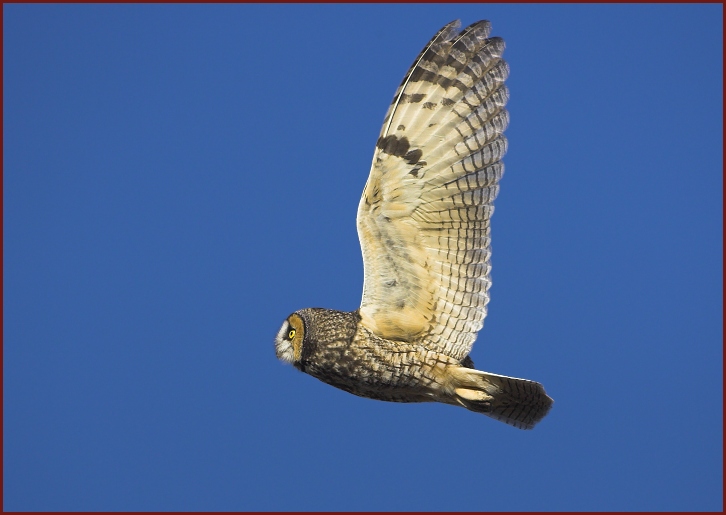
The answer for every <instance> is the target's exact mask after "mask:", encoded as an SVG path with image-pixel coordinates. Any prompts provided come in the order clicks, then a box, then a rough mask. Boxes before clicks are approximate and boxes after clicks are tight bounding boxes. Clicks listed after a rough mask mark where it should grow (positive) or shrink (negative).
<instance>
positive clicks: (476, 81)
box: [357, 21, 509, 359]
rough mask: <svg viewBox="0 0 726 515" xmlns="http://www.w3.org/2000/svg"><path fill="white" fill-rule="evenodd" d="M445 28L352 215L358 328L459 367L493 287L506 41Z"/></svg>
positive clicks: (401, 97) (472, 29) (389, 120)
mask: <svg viewBox="0 0 726 515" xmlns="http://www.w3.org/2000/svg"><path fill="white" fill-rule="evenodd" d="M458 26H459V22H458V21H456V22H452V23H449V24H448V25H446V26H445V27H444V28H442V29H441V30H440V31H439V32H438V33H437V34H436V35H435V36H434V38H433V39H432V40H431V41H430V42H429V44H428V45H426V47H425V48H424V49H423V51H422V52H421V54H420V55H419V56H418V58H417V59H416V61H415V62H414V64H413V65H412V66H411V69H410V70H409V71H408V73H407V74H406V77H405V78H404V80H403V82H402V83H401V85H400V86H399V88H398V90H397V91H396V94H395V96H394V99H393V102H392V104H391V106H390V108H389V109H388V113H387V114H386V118H385V120H384V123H383V129H382V130H381V135H380V137H379V139H378V142H377V144H376V150H375V152H374V154H373V164H372V167H371V172H370V175H369V177H368V182H367V183H366V186H365V189H364V190H363V196H362V197H361V201H360V205H359V206H358V219H357V225H358V237H359V238H360V243H361V249H362V252H363V264H364V268H365V273H364V283H363V299H362V302H361V308H360V314H361V316H362V322H363V324H365V325H366V326H367V327H368V328H369V329H370V330H372V331H373V332H374V333H375V334H377V335H378V336H381V337H383V338H388V339H393V340H405V341H422V342H423V343H424V344H425V345H426V346H427V347H428V348H430V349H431V350H435V351H437V352H441V353H444V354H447V355H449V356H452V357H454V358H456V359H461V358H464V357H465V356H466V355H467V354H468V353H469V351H470V350H471V347H472V345H473V344H474V340H475V339H476V334H477V332H478V331H479V330H480V329H481V328H482V325H483V323H484V322H483V321H484V317H485V316H486V305H487V303H488V302H489V294H488V290H489V287H490V285H491V281H490V279H489V271H490V255H491V251H490V230H489V219H490V217H491V215H492V212H493V211H494V207H493V206H492V201H493V200H494V198H495V197H496V195H497V192H498V189H499V188H498V185H497V183H498V181H499V179H500V178H501V176H502V173H503V172H504V165H503V164H502V163H501V158H502V156H503V155H504V153H505V152H506V148H507V141H506V139H505V137H504V135H503V134H502V133H503V132H504V129H505V128H506V126H507V124H508V121H509V117H508V114H507V111H506V110H505V109H504V107H505V105H506V102H507V99H508V92H507V88H506V87H505V86H504V81H505V79H506V78H507V75H508V73H509V68H508V66H507V64H506V63H505V62H504V61H503V60H502V57H501V56H502V52H503V51H504V41H503V40H502V39H501V38H488V37H487V36H488V35H489V30H490V24H489V22H488V21H480V22H477V23H474V24H472V25H470V26H469V27H467V28H466V29H464V30H463V31H462V32H461V33H457V28H458Z"/></svg>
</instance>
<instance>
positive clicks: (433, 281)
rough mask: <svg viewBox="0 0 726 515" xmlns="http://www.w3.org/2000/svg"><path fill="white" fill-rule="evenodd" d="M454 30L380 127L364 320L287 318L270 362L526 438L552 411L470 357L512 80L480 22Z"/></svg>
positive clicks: (534, 391) (540, 396)
mask: <svg viewBox="0 0 726 515" xmlns="http://www.w3.org/2000/svg"><path fill="white" fill-rule="evenodd" d="M457 27H458V22H452V23H450V24H448V25H446V26H445V27H443V28H442V29H441V30H440V31H439V32H438V33H437V34H436V35H435V36H434V37H433V39H432V40H431V41H430V42H429V43H428V44H427V45H426V47H425V48H424V49H423V51H422V52H421V54H419V56H418V58H417V59H416V60H415V61H414V64H413V65H412V66H411V68H410V69H409V71H408V73H407V74H406V76H405V77H404V80H403V82H402V83H401V85H400V86H399V88H398V90H397V91H396V94H395V95H394V99H393V102H392V103H391V105H390V107H389V109H388V112H387V114H386V116H385V118H384V123H383V128H382V130H381V134H380V136H379V138H378V141H377V143H376V147H375V150H374V156H373V163H372V165H371V171H370V174H369V177H368V181H367V182H366V185H365V188H364V190H363V195H362V196H361V200H360V203H359V206H358V216H357V227H358V236H359V239H360V243H361V249H362V253H363V263H364V283H363V298H362V300H361V306H360V308H359V309H358V310H356V311H353V312H343V311H334V310H328V309H322V308H307V309H302V310H299V311H296V312H295V313H293V314H291V315H290V316H289V317H288V318H287V319H286V320H285V322H283V325H282V327H281V328H280V330H279V332H278V334H277V337H276V339H275V350H276V354H277V356H278V358H280V359H281V360H283V361H285V362H288V363H291V364H292V365H294V366H295V367H296V368H297V369H299V370H301V371H303V372H305V373H307V374H310V375H312V376H313V377H316V378H317V379H320V380H321V381H323V382H325V383H328V384H330V385H332V386H335V387H337V388H340V389H342V390H345V391H347V392H350V393H353V394H355V395H359V396H361V397H368V398H371V399H378V400H384V401H393V402H442V403H446V404H452V405H456V406H462V407H465V408H467V409H469V410H471V411H475V412H478V413H484V414H486V415H488V416H490V417H492V418H495V419H497V420H500V421H503V422H506V423H508V424H511V425H513V426H515V427H518V428H522V429H531V428H532V427H534V425H535V424H536V423H537V422H539V421H540V420H541V419H542V418H543V417H544V416H545V415H546V414H547V412H548V411H549V409H550V407H551V405H552V399H550V398H549V397H548V396H547V394H546V393H545V391H544V388H543V387H542V385H541V384H539V383H537V382H534V381H529V380H526V379H518V378H513V377H507V376H500V375H497V374H492V373H489V372H483V371H479V370H475V369H474V367H473V363H472V361H471V359H470V358H469V357H468V355H469V352H470V350H471V347H472V345H473V343H474V340H475V339H476V336H477V333H478V331H479V330H480V329H481V328H482V325H483V321H484V317H485V316H486V306H487V303H488V302H489V288H490V286H491V279H490V270H491V263H490V258H491V247H490V220H491V216H492V214H493V212H494V207H493V201H494V199H495V197H496V196H497V193H498V191H499V180H500V179H501V177H502V175H503V173H504V165H503V163H502V162H501V159H502V157H503V156H504V154H505V152H506V149H507V142H506V138H505V137H504V134H503V133H504V130H505V128H506V126H507V124H508V122H509V117H508V114H507V111H506V109H505V105H506V103H507V100H508V98H509V94H508V91H507V88H506V86H505V85H504V82H505V80H506V78H507V76H508V72H509V68H508V66H507V64H506V62H504V60H503V59H502V53H503V51H504V42H503V40H502V39H501V38H489V37H488V34H489V30H490V25H489V22H487V21H480V22H476V23H473V24H472V25H470V26H468V27H466V28H465V29H464V30H463V31H461V32H458V31H457V30H456V29H457Z"/></svg>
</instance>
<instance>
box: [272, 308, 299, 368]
mask: <svg viewBox="0 0 726 515" xmlns="http://www.w3.org/2000/svg"><path fill="white" fill-rule="evenodd" d="M304 340H305V321H304V320H303V317H302V316H301V314H300V313H298V312H297V311H296V312H295V313H293V314H292V315H290V316H289V317H287V319H285V321H284V322H283V323H282V327H280V330H279V331H278V332H277V336H275V354H277V357H278V358H279V359H280V360H282V361H284V362H285V363H290V364H291V365H298V364H299V363H300V361H301V360H302V352H303V341H304Z"/></svg>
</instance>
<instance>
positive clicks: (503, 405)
mask: <svg viewBox="0 0 726 515" xmlns="http://www.w3.org/2000/svg"><path fill="white" fill-rule="evenodd" d="M454 397H455V399H456V401H457V402H458V403H459V404H461V405H462V406H464V407H465V408H467V409H469V410H471V411H475V412H477V413H483V414H485V415H487V416H489V417H492V418H493V419H496V420H499V421H501V422H505V423H506V424H509V425H512V426H514V427H517V428H519V429H532V428H533V427H534V426H535V425H536V424H537V423H538V422H539V421H540V420H542V419H543V418H544V417H545V415H547V413H548V412H549V410H550V408H551V407H552V403H553V402H554V401H553V400H552V399H551V398H550V397H549V396H548V395H547V394H546V393H545V389H544V387H543V386H542V385H541V384H540V383H537V382H535V381H530V380H528V379H518V378H516V377H507V376H501V375H497V374H491V373H489V372H482V371H480V370H472V369H469V368H464V367H459V368H457V369H456V371H455V373H454Z"/></svg>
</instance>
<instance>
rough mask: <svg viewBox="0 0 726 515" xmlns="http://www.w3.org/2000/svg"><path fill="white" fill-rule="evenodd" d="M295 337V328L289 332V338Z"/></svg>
mask: <svg viewBox="0 0 726 515" xmlns="http://www.w3.org/2000/svg"><path fill="white" fill-rule="evenodd" d="M293 338H295V329H290V332H289V333H287V339H288V340H292V339H293Z"/></svg>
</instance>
